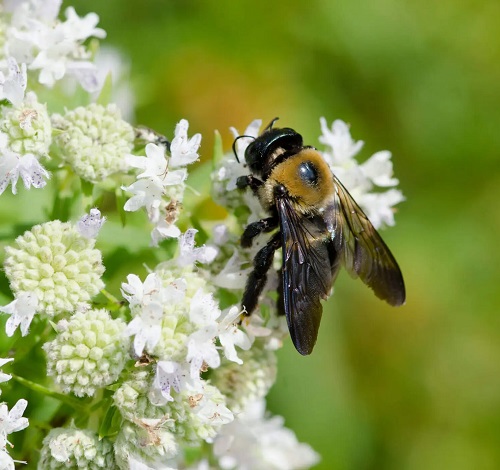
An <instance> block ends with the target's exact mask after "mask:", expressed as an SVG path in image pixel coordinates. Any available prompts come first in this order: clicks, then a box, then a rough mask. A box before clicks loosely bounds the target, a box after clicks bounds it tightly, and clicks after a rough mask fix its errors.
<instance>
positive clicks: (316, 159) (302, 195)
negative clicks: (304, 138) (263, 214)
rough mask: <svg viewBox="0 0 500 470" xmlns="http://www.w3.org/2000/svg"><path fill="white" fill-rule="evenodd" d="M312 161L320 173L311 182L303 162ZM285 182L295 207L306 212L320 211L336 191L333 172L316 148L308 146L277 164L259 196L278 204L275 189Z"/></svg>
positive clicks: (268, 204) (268, 203)
mask: <svg viewBox="0 0 500 470" xmlns="http://www.w3.org/2000/svg"><path fill="white" fill-rule="evenodd" d="M303 162H309V163H310V164H312V165H313V166H314V168H315V170H316V172H317V174H318V178H317V181H316V183H315V184H309V183H307V182H306V181H304V180H303V179H302V178H301V176H300V172H299V170H300V165H301V164H302V163H303ZM277 185H282V186H284V187H285V188H286V190H287V195H288V197H289V198H290V201H291V202H292V203H293V204H294V206H295V209H296V210H297V211H299V212H301V213H303V214H312V213H317V212H320V211H321V209H322V208H323V207H324V206H325V203H326V202H327V201H328V200H329V198H330V197H331V195H332V194H333V191H334V185H333V178H332V172H331V170H330V168H329V166H328V165H327V163H326V162H325V160H324V159H323V157H322V156H321V154H320V153H319V152H318V151H317V150H315V149H312V148H305V149H303V150H301V151H300V152H298V153H297V154H295V155H293V156H291V157H289V158H287V159H286V160H284V161H283V162H281V163H280V164H278V165H276V167H275V168H274V169H273V171H272V172H271V174H270V175H269V178H268V179H267V180H266V181H265V183H264V185H263V186H262V187H261V188H260V190H259V198H260V200H261V203H262V205H263V206H264V208H266V209H269V208H270V207H272V206H273V205H274V198H275V195H274V189H275V187H276V186H277Z"/></svg>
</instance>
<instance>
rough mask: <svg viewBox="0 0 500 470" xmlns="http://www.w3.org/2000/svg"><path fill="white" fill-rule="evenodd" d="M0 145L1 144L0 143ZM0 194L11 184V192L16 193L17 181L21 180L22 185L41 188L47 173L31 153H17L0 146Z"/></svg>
mask: <svg viewBox="0 0 500 470" xmlns="http://www.w3.org/2000/svg"><path fill="white" fill-rule="evenodd" d="M0 145H1V144H0ZM0 153H1V154H2V155H0V194H2V193H3V192H4V191H5V189H6V188H7V186H8V185H9V184H10V185H12V194H17V181H18V180H19V177H21V179H22V180H23V183H24V187H25V188H26V189H30V187H31V186H33V187H34V188H43V187H44V186H45V185H46V184H47V182H46V181H45V179H44V178H49V173H48V172H47V170H45V168H44V167H43V166H42V165H41V164H40V162H39V161H38V160H37V158H36V157H35V156H34V155H33V154H32V153H27V154H25V155H22V156H21V155H19V154H18V153H15V152H12V151H11V150H9V149H7V148H3V149H2V148H0Z"/></svg>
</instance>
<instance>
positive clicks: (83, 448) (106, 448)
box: [38, 428, 118, 470]
mask: <svg viewBox="0 0 500 470" xmlns="http://www.w3.org/2000/svg"><path fill="white" fill-rule="evenodd" d="M68 468H71V469H79V468H82V469H87V470H99V469H102V468H105V469H106V470H115V469H118V467H117V465H116V463H115V458H114V454H113V445H112V444H111V442H109V441H108V440H107V439H99V437H98V436H97V434H94V433H93V432H92V431H88V430H81V429H66V428H55V429H52V430H51V431H50V432H49V434H47V436H46V437H45V439H44V440H43V447H42V450H41V451H40V460H39V461H38V469H39V470H60V469H61V470H62V469H68Z"/></svg>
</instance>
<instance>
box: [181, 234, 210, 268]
mask: <svg viewBox="0 0 500 470" xmlns="http://www.w3.org/2000/svg"><path fill="white" fill-rule="evenodd" d="M196 232H198V230H196V229H194V228H190V229H188V230H186V232H185V233H184V235H182V236H181V237H180V238H179V249H180V253H179V256H178V257H177V264H178V265H179V266H188V265H190V264H193V263H195V262H196V261H199V262H200V263H211V262H212V261H213V260H214V259H215V257H216V256H217V252H218V250H217V249H216V248H214V247H213V246H205V245H204V246H201V247H198V248H195V247H194V236H195V234H196Z"/></svg>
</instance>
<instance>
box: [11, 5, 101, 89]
mask: <svg viewBox="0 0 500 470" xmlns="http://www.w3.org/2000/svg"><path fill="white" fill-rule="evenodd" d="M60 3H61V2H60V1H50V2H46V1H44V0H31V1H29V2H28V1H25V2H19V3H18V4H17V6H16V8H15V9H14V11H13V17H12V24H11V26H10V28H9V29H8V31H7V37H6V39H7V42H6V50H7V52H8V55H10V56H13V57H14V58H15V59H17V61H18V62H25V63H26V64H27V65H28V68H29V69H30V70H37V71H39V75H38V80H39V82H40V83H41V84H43V85H46V86H48V87H52V86H53V85H54V84H55V82H56V81H58V80H60V79H62V78H63V77H64V76H65V75H66V74H71V75H73V76H74V77H75V78H76V79H77V80H78V81H79V82H80V84H81V85H82V86H83V87H84V89H85V90H86V91H90V92H91V91H94V90H96V89H97V88H98V86H99V82H98V79H97V69H96V67H95V65H94V64H92V63H91V62H90V61H89V59H90V53H89V52H88V51H86V49H85V48H84V46H83V45H82V44H83V42H84V41H85V40H87V39H88V38H89V37H92V36H93V37H96V38H104V37H105V36H106V33H105V31H104V30H102V29H101V28H97V27H96V25H97V23H98V21H99V17H98V16H97V15H96V14H95V13H89V14H87V15H85V16H84V17H79V16H78V15H77V14H76V12H75V10H74V8H73V7H68V8H67V9H66V11H65V16H66V20H65V21H59V20H58V19H57V16H58V13H59V8H60Z"/></svg>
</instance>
